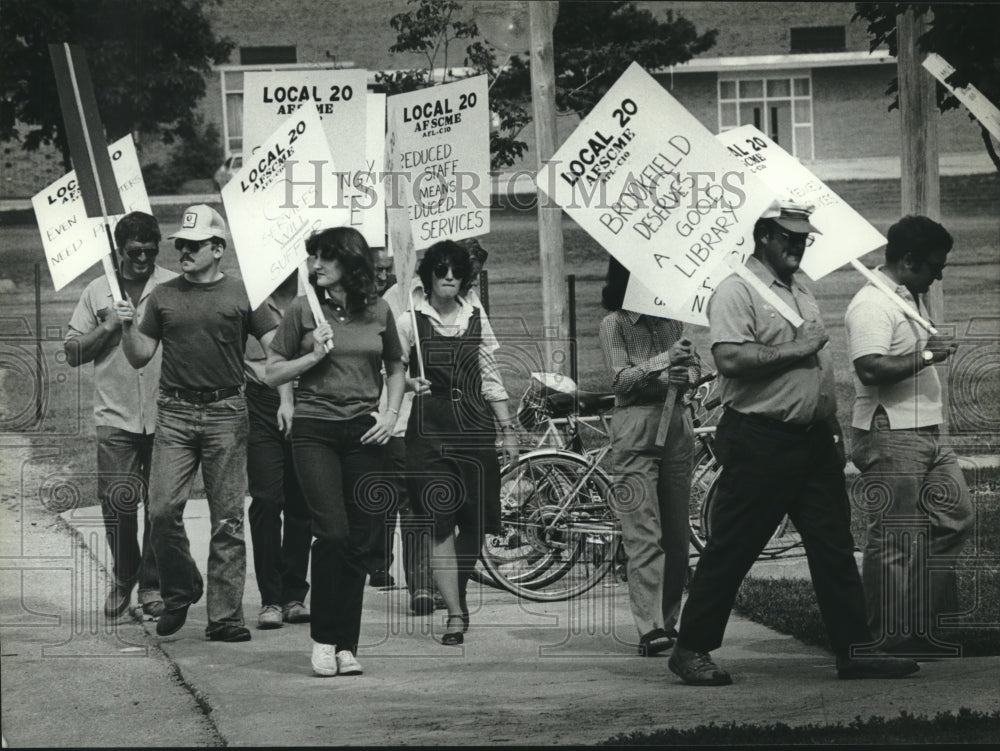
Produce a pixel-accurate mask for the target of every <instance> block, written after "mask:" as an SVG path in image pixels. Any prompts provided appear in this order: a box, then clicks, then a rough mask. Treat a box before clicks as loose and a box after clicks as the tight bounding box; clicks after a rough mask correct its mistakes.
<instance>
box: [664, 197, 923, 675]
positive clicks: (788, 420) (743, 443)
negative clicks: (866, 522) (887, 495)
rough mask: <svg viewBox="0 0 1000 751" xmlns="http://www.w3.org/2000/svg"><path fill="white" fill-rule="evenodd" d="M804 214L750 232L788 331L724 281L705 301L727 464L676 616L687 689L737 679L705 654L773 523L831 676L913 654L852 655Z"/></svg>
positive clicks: (675, 666)
mask: <svg viewBox="0 0 1000 751" xmlns="http://www.w3.org/2000/svg"><path fill="white" fill-rule="evenodd" d="M810 214H811V207H801V206H796V205H794V204H780V205H779V204H775V205H772V206H771V207H769V208H768V209H767V210H766V211H765V212H764V213H763V214H762V215H761V218H760V219H758V220H757V222H756V223H755V224H754V229H753V238H754V253H753V257H752V258H749V259H748V260H747V264H746V266H747V268H748V269H749V270H750V271H752V272H753V273H754V274H755V275H756V276H757V277H758V278H759V279H760V280H761V281H762V282H763V283H764V284H765V285H766V286H767V290H768V291H769V293H770V294H773V295H776V296H777V298H779V299H780V300H782V301H784V302H785V303H786V304H787V305H789V306H791V308H792V309H793V310H795V309H797V310H798V312H799V314H800V315H801V316H802V318H803V319H805V322H804V323H803V324H802V325H801V326H799V327H798V328H794V327H793V326H792V325H791V324H790V323H789V322H788V321H787V320H785V318H784V317H783V316H781V315H780V314H778V312H777V311H776V310H775V306H774V305H773V304H772V303H771V302H770V301H769V300H768V299H766V298H765V297H763V296H762V295H761V294H760V293H759V292H758V291H757V290H756V289H755V288H754V287H753V286H752V285H751V284H749V283H748V282H747V281H745V280H744V279H742V278H741V277H739V276H738V275H735V274H734V275H730V276H729V277H727V278H726V279H724V280H723V281H722V282H721V283H720V284H719V286H718V288H717V289H716V291H715V294H714V295H713V296H712V297H711V299H710V300H709V304H708V320H709V327H710V332H711V343H712V356H713V358H714V359H715V365H716V369H717V370H718V372H719V392H720V395H721V398H722V403H723V404H724V405H725V408H726V409H725V414H724V415H723V417H722V419H721V420H720V421H719V426H718V430H717V433H716V443H715V447H716V451H717V452H718V457H719V460H720V462H721V463H722V472H721V474H720V475H719V480H718V491H717V495H716V497H715V501H714V503H713V505H712V534H711V537H710V538H709V542H708V545H707V546H706V548H705V550H704V551H703V552H702V554H701V557H700V559H699V561H698V567H697V569H696V570H695V574H694V578H693V580H692V581H691V586H690V589H689V593H688V599H687V602H686V603H685V605H684V610H683V611H682V613H681V629H680V634H679V636H678V637H677V643H676V645H675V646H674V651H673V654H672V655H671V657H670V661H669V663H668V664H669V667H670V670H671V671H672V672H674V673H675V674H676V675H678V676H680V678H681V679H682V680H683V681H684V682H685V683H688V684H691V685H695V686H720V685H727V684H729V683H732V679H731V678H730V676H729V673H727V672H726V671H725V670H722V669H721V668H719V667H718V666H717V665H716V664H715V663H714V662H713V661H712V658H711V657H710V656H709V652H711V651H712V650H713V649H716V648H718V647H719V646H720V645H721V644H722V637H723V634H724V632H725V630H726V623H727V621H728V620H729V613H730V611H731V610H732V607H733V602H734V600H735V599H736V592H737V591H738V590H739V587H740V584H741V583H742V581H743V578H744V576H746V574H747V572H748V571H749V570H750V567H751V566H752V565H753V563H754V561H756V560H757V556H758V555H759V554H760V552H761V551H762V550H763V549H764V546H765V545H766V544H767V541H768V540H769V539H770V538H771V535H772V534H773V533H774V530H775V528H776V527H777V526H778V524H779V522H780V521H781V519H782V518H783V517H784V516H785V514H788V516H789V517H790V518H791V520H792V522H793V523H794V524H795V528H796V529H797V530H798V532H799V533H800V534H801V536H802V543H803V546H804V547H805V550H806V556H807V558H808V560H809V572H810V575H811V577H812V582H813V588H814V589H815V591H816V599H817V601H818V603H819V608H820V612H821V614H822V616H823V622H824V624H825V625H826V631H827V636H828V637H829V639H830V643H831V644H832V646H833V651H834V652H835V654H836V656H837V676H838V677H839V678H842V679H848V678H896V677H901V676H904V675H909V674H910V673H913V672H915V671H917V670H918V669H919V666H918V665H917V664H916V663H915V662H913V661H912V660H905V659H900V658H895V657H886V656H883V655H878V654H872V655H870V656H867V657H864V656H861V655H860V653H857V654H856V655H852V649H853V648H857V647H865V646H866V645H868V646H869V647H870V645H871V641H872V640H871V633H870V632H869V630H868V622H867V619H866V617H865V599H864V592H863V591H862V588H861V577H860V576H859V574H858V569H857V564H856V563H855V562H854V540H853V538H852V536H851V526H850V524H851V509H850V504H849V501H848V498H847V490H846V487H845V484H844V463H845V460H844V448H843V442H842V440H841V436H840V429H839V427H838V426H837V420H836V413H837V405H836V399H835V393H834V382H833V366H832V363H831V359H830V355H829V353H828V352H827V351H825V349H824V347H825V345H826V343H827V341H828V339H829V337H828V336H827V333H826V331H825V330H824V328H823V324H822V322H821V314H820V310H819V306H818V305H817V303H816V299H815V298H814V297H813V295H812V293H811V292H810V291H809V290H808V289H806V287H804V286H803V285H802V284H801V282H799V281H798V280H797V279H796V278H795V272H796V271H797V270H798V268H799V265H800V263H801V261H802V255H803V253H804V252H805V249H806V246H807V245H809V244H810V239H811V238H810V233H813V232H816V231H817V230H816V228H815V227H813V225H812V224H811V223H810V222H809V216H810Z"/></svg>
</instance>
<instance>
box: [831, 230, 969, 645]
mask: <svg viewBox="0 0 1000 751" xmlns="http://www.w3.org/2000/svg"><path fill="white" fill-rule="evenodd" d="M888 234H889V238H888V239H889V243H888V245H887V246H886V249H885V261H886V262H885V266H882V267H879V268H878V269H876V270H875V272H874V273H875V274H877V275H878V276H879V277H881V278H882V280H883V281H884V282H885V283H886V285H888V287H889V288H890V289H892V290H893V291H894V292H895V294H896V295H898V296H899V297H901V298H902V299H903V300H905V301H906V302H908V303H909V304H910V305H912V306H913V307H914V308H916V309H917V310H918V311H919V312H921V313H924V314H925V315H926V313H927V308H926V305H925V302H924V295H925V294H926V293H927V291H928V290H929V289H930V286H931V284H933V283H934V281H935V280H937V279H940V278H941V272H942V270H943V269H944V267H945V264H946V262H947V256H948V252H949V251H950V250H951V246H952V239H951V235H950V234H949V233H948V231H947V230H946V229H945V228H944V227H942V226H941V225H940V224H938V223H937V222H935V221H933V220H931V219H928V218H927V217H923V216H907V217H903V218H902V219H901V220H900V221H899V222H897V223H896V224H894V225H893V226H892V227H890V228H889V233H888ZM844 319H845V322H846V325H847V346H848V350H849V354H850V358H851V362H852V363H853V364H854V388H855V392H856V394H857V397H856V399H855V401H854V415H853V420H852V425H853V427H854V442H853V445H854V452H853V455H852V459H853V460H854V464H855V466H857V468H858V469H860V470H861V474H862V478H861V479H862V482H861V484H860V485H859V487H858V489H857V492H858V493H859V494H860V496H861V497H862V498H863V499H868V498H870V497H875V496H878V497H880V498H885V499H886V503H885V504H880V505H879V506H878V507H877V508H873V507H872V504H870V503H860V504H859V506H861V507H862V508H868V509H869V514H868V538H867V541H866V543H865V549H864V562H863V565H862V580H863V581H864V585H865V597H866V599H867V605H868V623H869V626H870V627H871V630H872V633H873V634H874V635H875V636H876V638H877V639H878V640H879V641H880V642H881V643H882V644H883V648H884V649H885V650H886V651H889V652H892V653H894V654H908V655H913V656H919V655H926V654H935V653H940V652H942V651H947V649H948V648H947V647H945V645H944V643H946V642H947V641H948V639H947V638H939V635H940V630H939V628H940V626H939V623H938V622H939V620H940V618H941V616H944V615H946V614H949V613H952V614H953V613H956V612H958V611H959V607H958V598H957V593H958V583H957V581H956V575H955V571H954V569H953V568H946V567H944V566H942V565H941V564H940V563H937V564H935V565H934V567H933V570H928V569H927V566H928V563H929V559H931V558H934V557H939V558H941V559H947V558H954V557H956V556H958V555H959V553H960V552H961V548H962V545H963V544H964V542H965V540H966V539H967V538H968V536H969V533H970V532H971V531H972V520H973V511H972V502H971V500H970V498H969V489H968V486H967V485H966V482H965V476H964V475H963V474H962V470H961V468H960V467H959V465H958V458H957V457H956V456H955V452H954V451H952V450H951V448H949V447H948V446H945V445H942V443H941V439H940V428H939V426H940V424H941V423H942V422H944V414H943V407H942V402H941V382H940V380H939V379H938V374H937V370H936V369H935V368H934V367H932V366H933V365H934V364H935V363H938V362H943V361H945V360H947V359H948V357H949V356H950V355H951V354H952V352H953V351H954V348H955V344H954V340H953V338H952V337H951V336H945V335H941V334H936V335H933V336H928V335H927V333H926V332H925V331H924V330H923V329H922V328H921V327H920V326H918V324H916V323H915V322H914V321H912V320H910V319H909V318H907V316H906V315H905V314H904V313H903V311H902V310H901V309H900V308H899V306H898V305H896V304H895V303H894V302H893V301H892V300H891V299H890V297H889V295H888V294H887V293H886V292H884V291H882V290H880V289H879V288H878V287H876V286H875V285H874V284H872V283H870V282H869V283H868V284H867V285H865V286H864V287H863V288H862V289H861V290H859V291H858V293H857V294H856V295H855V296H854V299H853V300H851V304H850V305H849V306H848V307H847V313H846V315H845V316H844ZM868 488H871V489H872V490H873V492H871V493H869V492H868V490H867V489H868ZM893 517H896V519H893ZM906 519H909V520H913V519H919V520H926V523H928V524H929V525H930V535H929V539H928V540H927V543H926V549H927V551H928V554H929V555H928V556H927V557H926V558H925V557H924V556H920V555H917V553H916V548H915V546H914V545H911V544H909V541H910V540H911V539H915V538H917V537H919V536H921V535H925V534H926V532H924V531H923V529H922V528H923V527H924V524H925V523H924V522H923V521H921V522H918V523H917V527H918V528H917V529H912V528H911V529H908V528H907V525H908V524H909V525H910V527H912V526H913V523H912V521H911V522H907V521H905V520H906ZM942 647H944V649H942Z"/></svg>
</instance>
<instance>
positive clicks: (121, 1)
mask: <svg viewBox="0 0 1000 751" xmlns="http://www.w3.org/2000/svg"><path fill="white" fill-rule="evenodd" d="M219 1H220V0H141V1H140V0H4V3H3V9H2V12H0V70H2V71H3V75H2V81H0V138H3V139H4V140H10V139H16V138H18V137H19V133H18V130H17V127H16V126H17V125H19V124H20V125H23V126H27V131H26V132H25V133H22V134H20V135H21V136H23V141H22V145H23V147H24V148H25V149H27V150H35V149H37V148H38V147H39V146H40V145H41V144H52V143H54V144H56V146H57V147H58V148H60V150H61V151H62V153H63V157H64V161H65V162H66V168H67V169H69V158H68V156H69V154H68V148H67V145H66V139H65V136H64V133H63V119H62V114H61V112H60V110H59V99H58V97H57V96H56V95H55V91H56V87H55V77H54V75H53V72H52V62H51V60H50V58H49V50H48V45H49V44H57V43H63V42H69V43H71V44H79V45H80V46H81V47H82V48H83V49H84V51H85V52H86V54H87V61H88V64H89V68H90V74H91V77H92V79H93V82H94V92H95V96H96V98H97V106H98V110H99V112H100V116H101V120H102V122H103V123H104V127H105V129H106V131H107V138H108V140H109V141H113V140H115V139H117V138H121V137H122V136H123V135H125V134H127V133H129V132H135V133H137V134H138V133H142V134H145V135H149V136H153V137H159V138H162V139H163V140H164V141H166V142H168V143H169V142H171V141H172V140H173V139H174V138H175V137H182V138H186V137H190V136H192V135H193V134H194V130H195V127H196V126H195V120H194V118H193V113H194V108H195V106H196V104H197V102H198V100H199V99H200V98H201V97H202V96H204V94H205V76H206V75H208V74H209V73H210V72H211V66H212V65H213V64H217V63H223V62H226V61H227V60H228V59H229V53H230V51H231V50H232V48H233V43H232V42H231V41H229V40H228V39H220V38H217V37H216V36H215V34H214V33H213V31H212V27H211V24H210V23H209V21H208V18H207V17H206V16H205V6H206V5H207V4H208V3H209V2H216V3H217V2H219Z"/></svg>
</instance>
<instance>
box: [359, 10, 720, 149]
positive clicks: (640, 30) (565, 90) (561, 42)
mask: <svg viewBox="0 0 1000 751" xmlns="http://www.w3.org/2000/svg"><path fill="white" fill-rule="evenodd" d="M408 1H409V3H410V4H411V5H417V6H418V7H417V8H416V10H413V11H409V12H406V13H400V14H398V15H396V16H393V18H392V19H391V20H390V24H391V25H392V28H393V29H395V30H396V32H397V39H396V44H394V45H393V46H392V47H390V48H389V50H390V52H416V53H420V54H423V55H424V56H425V57H426V59H427V61H428V68H427V69H424V70H421V69H415V70H409V71H403V72H398V73H395V74H387V75H384V76H378V77H377V80H378V81H379V82H380V83H382V84H383V85H384V86H385V87H386V91H387V93H389V94H396V93H400V92H402V91H412V90H413V89H416V88H423V87H424V86H431V85H434V83H435V81H434V80H433V76H432V74H431V73H430V72H431V71H433V70H434V69H435V67H436V66H437V65H438V63H440V66H441V67H443V68H444V69H445V71H446V73H445V76H444V79H445V80H446V79H447V78H448V77H449V73H448V72H447V71H448V70H449V69H448V62H449V59H448V55H449V53H450V51H451V49H452V48H453V46H454V44H455V43H456V42H458V41H460V40H475V41H471V43H470V44H469V45H468V46H467V47H466V48H465V57H464V59H463V64H464V65H465V66H468V67H471V68H472V69H473V70H474V71H475V73H476V74H480V73H486V74H487V75H488V76H489V78H490V106H491V108H492V110H493V112H494V122H493V124H494V128H493V131H492V132H491V133H490V155H491V166H492V167H493V168H494V169H497V168H498V167H502V166H511V165H513V164H515V163H516V162H517V160H519V159H520V158H521V157H522V156H523V155H524V152H525V150H526V149H527V144H526V143H525V142H524V141H520V140H518V136H519V135H520V133H521V131H522V130H523V129H524V128H525V126H527V125H528V123H530V122H531V115H530V114H529V111H530V102H531V76H530V71H529V66H528V62H527V61H526V60H524V59H522V57H521V56H520V55H511V56H510V57H509V58H508V59H506V60H501V61H499V62H498V61H497V57H496V51H495V50H493V49H492V48H491V47H490V46H489V40H481V39H478V36H479V32H478V29H477V28H476V24H475V22H474V21H469V20H465V21H462V20H454V19H458V18H460V12H461V10H462V5H461V4H460V3H459V2H456V1H455V0H408ZM716 34H717V32H716V31H715V30H714V29H712V30H710V31H707V32H705V33H704V34H698V32H697V30H696V29H695V27H694V24H692V23H691V22H690V21H688V20H687V19H685V18H683V17H681V16H676V18H675V17H674V15H673V13H672V12H670V11H668V12H667V14H666V19H665V20H660V19H658V18H656V17H655V16H654V15H653V14H652V13H651V12H650V11H648V10H645V9H640V8H638V7H636V5H635V3H633V2H626V1H624V0H621V1H619V2H561V3H560V4H559V18H558V20H557V21H556V24H555V28H554V29H553V31H552V43H553V48H554V53H555V71H556V104H557V106H558V107H559V108H560V109H561V110H562V112H563V114H570V113H575V114H577V115H580V116H581V117H582V116H584V115H586V114H587V113H588V112H589V111H590V110H591V109H592V108H593V106H594V105H595V104H597V102H598V101H600V99H601V97H603V96H604V94H605V93H607V91H608V89H609V88H611V86H612V84H614V82H615V81H616V80H617V79H618V77H619V76H620V75H621V74H622V73H624V72H625V69H626V68H628V66H629V65H631V64H632V62H633V61H636V62H638V63H639V64H640V65H642V66H643V67H645V68H647V69H650V70H656V69H658V68H663V67H666V66H668V65H676V64H679V63H683V62H686V61H688V60H690V59H691V58H692V57H694V56H695V55H697V54H699V53H701V52H704V51H706V50H708V49H710V48H711V47H712V46H713V45H714V44H715V38H716ZM442 55H443V58H442V57H441V56H442ZM452 75H453V74H452ZM442 82H443V81H442Z"/></svg>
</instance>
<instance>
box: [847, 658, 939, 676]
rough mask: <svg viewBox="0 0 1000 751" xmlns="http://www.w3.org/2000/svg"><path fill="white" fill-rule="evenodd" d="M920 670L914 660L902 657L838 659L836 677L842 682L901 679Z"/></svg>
mask: <svg viewBox="0 0 1000 751" xmlns="http://www.w3.org/2000/svg"><path fill="white" fill-rule="evenodd" d="M918 670H920V666H919V665H918V664H917V663H916V662H915V661H914V660H907V659H905V658H902V657H887V656H885V655H872V656H871V657H838V658H837V677H838V678H840V679H841V680H842V681H844V680H855V679H860V678H903V677H904V676H907V675H911V674H913V673H916V672H917V671H918Z"/></svg>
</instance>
